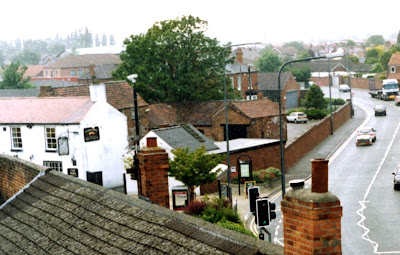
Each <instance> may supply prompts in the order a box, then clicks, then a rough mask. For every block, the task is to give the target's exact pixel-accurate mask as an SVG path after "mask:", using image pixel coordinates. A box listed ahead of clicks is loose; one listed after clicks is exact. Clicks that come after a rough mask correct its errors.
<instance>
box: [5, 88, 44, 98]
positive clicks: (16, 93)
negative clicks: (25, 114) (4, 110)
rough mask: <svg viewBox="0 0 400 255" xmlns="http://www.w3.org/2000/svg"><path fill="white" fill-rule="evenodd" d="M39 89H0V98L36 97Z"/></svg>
mask: <svg viewBox="0 0 400 255" xmlns="http://www.w3.org/2000/svg"><path fill="white" fill-rule="evenodd" d="M39 93H40V89H0V97H37V96H38V95H39Z"/></svg>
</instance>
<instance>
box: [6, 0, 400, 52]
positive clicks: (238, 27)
mask: <svg viewBox="0 0 400 255" xmlns="http://www.w3.org/2000/svg"><path fill="white" fill-rule="evenodd" d="M61 3H62V4H61ZM399 9H400V1H399V0H381V1H373V2H372V1H365V0H335V1H321V0H302V1H300V0H275V1H270V0H248V1H243V0H242V1H238V0H229V1H227V0H202V1H192V0H140V1H137V0H112V1H105V0H102V1H98V0H96V1H94V0H69V1H67V2H59V1H54V0H35V1H32V0H19V1H11V0H6V1H4V2H2V4H1V14H0V24H1V28H0V40H2V41H8V42H10V41H13V40H16V39H17V38H19V39H21V40H26V39H45V38H54V37H55V36H56V35H57V34H58V35H59V36H62V37H64V38H65V37H66V35H67V34H70V33H72V32H74V31H75V30H76V31H79V29H82V28H85V27H87V28H88V29H89V32H91V33H92V34H93V38H94V36H95V35H96V34H99V36H100V38H101V35H102V34H103V33H105V34H106V35H110V34H113V35H114V37H115V40H116V44H120V45H122V42H123V40H124V39H125V38H128V37H129V36H130V35H139V34H140V33H146V31H147V30H148V29H149V28H150V27H151V26H152V25H153V24H154V23H155V22H157V21H163V20H171V19H176V18H180V17H182V16H183V15H185V16H188V15H192V16H195V17H199V18H200V19H202V20H204V21H207V22H208V30H207V32H206V35H207V36H208V37H211V38H216V39H217V40H218V41H220V42H222V43H227V42H231V43H232V44H241V43H254V42H262V43H272V44H281V43H284V42H290V41H303V42H305V43H309V42H318V41H327V42H336V41H340V40H344V39H352V40H355V41H356V40H366V39H367V38H368V37H369V36H371V35H382V36H383V37H384V38H385V39H390V38H397V34H398V32H399V30H400V24H399V23H400V22H399V19H398V18H397V15H396V11H397V10H399Z"/></svg>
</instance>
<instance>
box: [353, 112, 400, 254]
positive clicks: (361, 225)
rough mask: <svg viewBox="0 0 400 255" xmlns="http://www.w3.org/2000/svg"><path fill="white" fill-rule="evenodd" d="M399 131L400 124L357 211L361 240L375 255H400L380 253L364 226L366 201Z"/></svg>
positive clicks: (392, 252) (393, 252)
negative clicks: (372, 249)
mask: <svg viewBox="0 0 400 255" xmlns="http://www.w3.org/2000/svg"><path fill="white" fill-rule="evenodd" d="M363 110H365V109H363ZM367 114H368V119H369V117H370V116H369V115H370V114H369V113H368V112H367ZM399 129H400V123H399V124H398V125H397V128H396V132H395V133H394V134H393V137H392V139H391V141H390V144H389V146H388V148H387V149H386V151H385V155H384V157H383V158H382V160H381V163H380V164H379V167H378V168H377V170H376V172H375V175H374V177H373V178H372V180H371V182H370V184H369V186H368V188H367V191H366V192H365V194H364V199H363V200H362V201H359V204H360V205H361V208H360V209H359V210H358V211H357V214H358V215H359V216H360V217H361V220H360V221H359V222H357V225H358V226H359V227H361V228H362V229H363V230H364V234H363V235H361V238H362V239H364V240H366V241H367V242H369V243H370V244H371V245H372V247H373V248H374V253H375V254H400V251H386V252H379V251H378V248H379V244H378V243H377V242H375V241H373V240H371V239H370V237H369V236H368V233H369V232H370V230H369V229H368V228H367V227H366V226H365V225H364V221H365V219H366V217H365V216H364V209H365V208H367V206H366V205H365V203H366V202H368V201H366V199H367V197H368V195H369V192H370V191H371V188H372V185H373V184H374V182H375V180H376V177H377V176H378V173H379V172H380V170H381V169H382V166H383V164H384V163H385V161H386V158H387V156H388V154H389V151H390V150H391V148H392V146H393V142H394V139H395V138H396V136H397V133H398V132H399Z"/></svg>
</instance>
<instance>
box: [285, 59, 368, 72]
mask: <svg viewBox="0 0 400 255" xmlns="http://www.w3.org/2000/svg"><path fill="white" fill-rule="evenodd" d="M338 64H341V65H342V66H344V67H345V68H346V69H349V71H352V72H371V70H372V65H367V64H362V63H357V64H355V63H353V62H351V61H349V60H348V59H330V60H329V61H328V60H327V59H317V60H312V61H307V62H301V63H293V64H292V65H293V66H295V67H297V68H303V67H308V68H310V71H311V72H328V71H332V70H333V68H335V67H336V66H337V65H338Z"/></svg>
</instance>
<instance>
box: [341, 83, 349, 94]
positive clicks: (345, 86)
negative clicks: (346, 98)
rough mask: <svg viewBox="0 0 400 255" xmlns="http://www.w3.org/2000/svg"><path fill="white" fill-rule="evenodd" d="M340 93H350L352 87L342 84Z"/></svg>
mask: <svg viewBox="0 0 400 255" xmlns="http://www.w3.org/2000/svg"><path fill="white" fill-rule="evenodd" d="M339 91H340V92H350V87H349V85H347V84H341V85H339Z"/></svg>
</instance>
